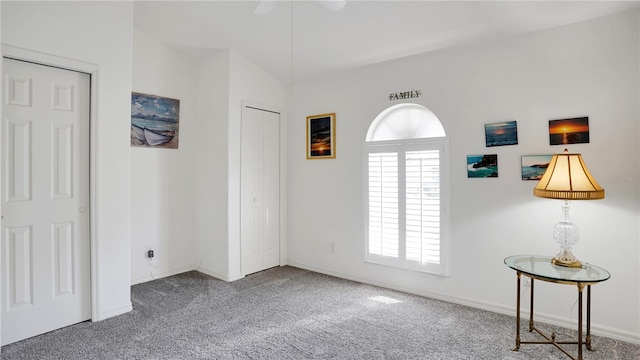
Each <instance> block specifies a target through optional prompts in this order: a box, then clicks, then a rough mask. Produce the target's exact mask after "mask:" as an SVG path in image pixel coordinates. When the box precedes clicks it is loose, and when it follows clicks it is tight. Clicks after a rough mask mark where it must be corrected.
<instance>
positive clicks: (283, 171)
mask: <svg viewBox="0 0 640 360" xmlns="http://www.w3.org/2000/svg"><path fill="white" fill-rule="evenodd" d="M241 105H242V109H241V111H240V124H239V125H240V145H241V144H242V120H243V119H242V114H243V112H244V109H245V108H246V107H249V108H253V109H256V110H262V111H268V112H272V113H277V114H279V115H280V120H279V122H280V124H279V128H280V143H279V146H278V148H279V152H280V154H279V156H280V169H279V176H280V179H279V183H280V185H279V186H280V188H279V193H280V197H279V202H280V204H279V208H280V214H279V215H280V224H279V226H280V239H279V252H280V266H285V265H287V260H286V259H287V217H286V215H287V191H286V189H287V161H286V160H287V146H286V141H284V139H286V138H287V137H286V135H287V131H286V129H287V126H286V125H287V120H286V119H287V117H286V114H285V112H284V111H283V110H282V109H280V108H277V107H274V106H268V105H264V104H260V103H256V102H252V101H247V100H242V102H241ZM238 150H239V152H240V153H239V154H238V155H239V156H238V158H239V159H240V161H242V156H241V155H242V146H240V147H239V148H238ZM241 167H242V166H241V165H240V164H239V168H241ZM239 175H240V178H239V181H238V185H239V188H238V198H237V201H238V220H237V221H238V223H237V229H238V245H239V247H240V259H239V260H240V272H241V276H242V277H244V276H246V275H247V274H246V273H245V272H244V270H243V269H242V244H240V241H241V240H240V239H241V237H242V235H241V231H242V230H241V227H242V226H241V225H242V224H241V219H240V218H241V216H240V214H241V212H242V207H241V202H240V197H241V194H242V189H241V188H240V185H241V184H242V180H241V179H242V174H239Z"/></svg>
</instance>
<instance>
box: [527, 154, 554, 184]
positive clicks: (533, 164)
mask: <svg viewBox="0 0 640 360" xmlns="http://www.w3.org/2000/svg"><path fill="white" fill-rule="evenodd" d="M551 156H553V155H522V158H521V165H522V180H540V179H541V178H542V174H544V172H545V171H546V170H547V167H549V161H551Z"/></svg>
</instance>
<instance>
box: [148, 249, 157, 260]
mask: <svg viewBox="0 0 640 360" xmlns="http://www.w3.org/2000/svg"><path fill="white" fill-rule="evenodd" d="M154 256H155V254H154V253H153V250H151V249H150V250H147V258H149V259H153V257H154Z"/></svg>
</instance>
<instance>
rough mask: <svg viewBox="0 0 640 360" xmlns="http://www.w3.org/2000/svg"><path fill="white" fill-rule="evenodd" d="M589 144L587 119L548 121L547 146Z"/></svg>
mask: <svg viewBox="0 0 640 360" xmlns="http://www.w3.org/2000/svg"><path fill="white" fill-rule="evenodd" d="M588 142H589V118H588V117H586V116H585V117H579V118H572V119H560V120H549V145H566V144H581V143H588Z"/></svg>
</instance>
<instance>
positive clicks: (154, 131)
mask: <svg viewBox="0 0 640 360" xmlns="http://www.w3.org/2000/svg"><path fill="white" fill-rule="evenodd" d="M179 124H180V100H177V99H171V98H166V97H161V96H156V95H147V94H140V93H135V92H132V93H131V146H138V147H153V148H165V149H177V148H178V129H179Z"/></svg>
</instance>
